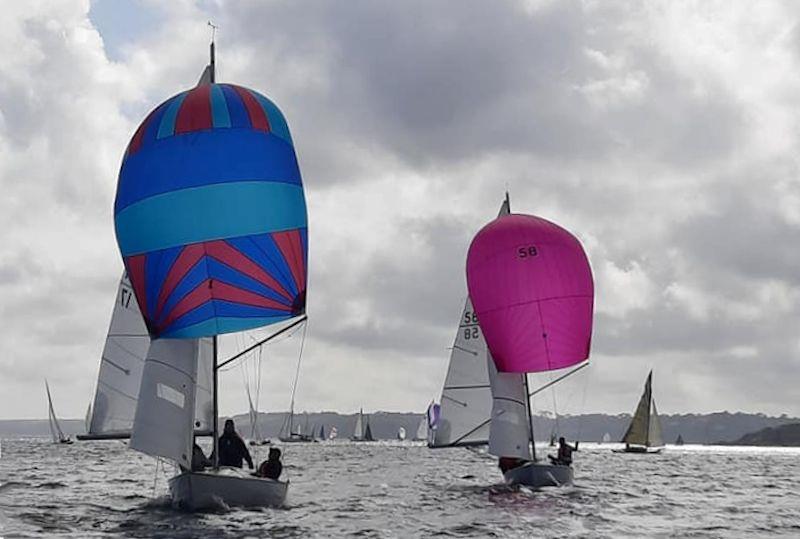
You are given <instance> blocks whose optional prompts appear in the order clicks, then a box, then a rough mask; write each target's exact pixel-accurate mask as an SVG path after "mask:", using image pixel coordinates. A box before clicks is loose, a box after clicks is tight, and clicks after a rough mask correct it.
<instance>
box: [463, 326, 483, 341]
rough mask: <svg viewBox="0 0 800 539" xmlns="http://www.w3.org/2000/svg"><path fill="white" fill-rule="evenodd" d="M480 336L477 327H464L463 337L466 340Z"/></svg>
mask: <svg viewBox="0 0 800 539" xmlns="http://www.w3.org/2000/svg"><path fill="white" fill-rule="evenodd" d="M479 336H480V331H479V330H478V328H477V327H471V328H464V338H465V339H466V340H470V339H477V338H478V337H479Z"/></svg>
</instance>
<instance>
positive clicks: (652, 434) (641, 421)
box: [615, 371, 664, 454]
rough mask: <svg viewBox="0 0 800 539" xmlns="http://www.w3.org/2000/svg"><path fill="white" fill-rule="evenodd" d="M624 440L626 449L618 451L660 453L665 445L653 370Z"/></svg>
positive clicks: (618, 450)
mask: <svg viewBox="0 0 800 539" xmlns="http://www.w3.org/2000/svg"><path fill="white" fill-rule="evenodd" d="M622 441H623V442H624V443H625V449H615V451H616V452H617V453H651V454H652V453H660V452H661V449H662V448H663V447H664V439H663V438H662V436H661V420H660V419H659V418H658V410H657V409H656V401H655V399H654V398H653V371H650V374H648V375H647V381H646V382H645V384H644V392H643V393H642V397H641V399H639V405H638V406H637V407H636V412H635V413H634V414H633V418H632V419H631V423H630V425H628V430H627V431H625V436H623V437H622Z"/></svg>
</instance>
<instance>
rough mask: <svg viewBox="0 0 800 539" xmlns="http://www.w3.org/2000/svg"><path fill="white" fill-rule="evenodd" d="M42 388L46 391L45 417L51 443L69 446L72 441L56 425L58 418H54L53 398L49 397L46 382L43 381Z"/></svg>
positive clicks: (48, 388) (48, 387)
mask: <svg viewBox="0 0 800 539" xmlns="http://www.w3.org/2000/svg"><path fill="white" fill-rule="evenodd" d="M44 388H45V391H47V417H48V419H49V421H50V434H51V435H52V436H53V443H54V444H71V443H72V440H71V439H70V437H69V436H66V435H65V434H64V431H63V430H61V425H59V424H58V417H56V411H55V409H53V398H52V397H51V396H50V386H49V385H48V384H47V380H45V381H44Z"/></svg>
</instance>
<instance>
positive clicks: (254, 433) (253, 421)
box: [245, 385, 270, 445]
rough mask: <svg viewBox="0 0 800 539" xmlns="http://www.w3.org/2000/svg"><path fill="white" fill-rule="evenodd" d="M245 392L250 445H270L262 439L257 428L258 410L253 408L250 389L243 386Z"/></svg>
mask: <svg viewBox="0 0 800 539" xmlns="http://www.w3.org/2000/svg"><path fill="white" fill-rule="evenodd" d="M245 391H246V392H247V404H248V406H249V410H248V414H247V418H248V420H249V421H250V445H268V444H269V443H270V441H269V440H267V439H266V438H262V436H261V431H260V429H259V428H258V410H256V407H255V406H253V399H252V398H251V397H250V387H249V386H247V385H245Z"/></svg>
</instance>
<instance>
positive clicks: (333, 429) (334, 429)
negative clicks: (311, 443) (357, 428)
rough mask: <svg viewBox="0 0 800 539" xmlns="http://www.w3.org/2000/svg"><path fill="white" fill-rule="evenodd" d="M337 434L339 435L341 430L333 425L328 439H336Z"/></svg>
mask: <svg viewBox="0 0 800 539" xmlns="http://www.w3.org/2000/svg"><path fill="white" fill-rule="evenodd" d="M337 436H339V431H338V430H336V427H331V431H330V432H329V433H328V440H335V439H336V437H337Z"/></svg>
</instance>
